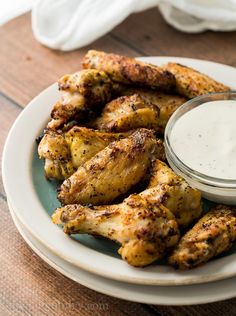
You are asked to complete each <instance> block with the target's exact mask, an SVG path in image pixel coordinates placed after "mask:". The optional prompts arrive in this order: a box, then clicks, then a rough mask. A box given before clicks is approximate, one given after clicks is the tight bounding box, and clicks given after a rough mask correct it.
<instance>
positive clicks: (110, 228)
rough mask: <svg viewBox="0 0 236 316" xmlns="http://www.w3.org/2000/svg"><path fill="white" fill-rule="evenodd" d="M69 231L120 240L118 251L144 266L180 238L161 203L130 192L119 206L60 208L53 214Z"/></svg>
mask: <svg viewBox="0 0 236 316" xmlns="http://www.w3.org/2000/svg"><path fill="white" fill-rule="evenodd" d="M52 219H53V222H54V223H55V224H63V225H64V232H65V233H67V234H76V233H80V234H83V233H85V234H87V233H88V234H92V235H93V234H94V235H100V236H103V237H106V238H109V239H111V240H114V241H116V242H118V243H119V244H120V245H121V247H120V249H119V254H120V255H121V256H122V258H123V259H124V260H125V261H127V262H128V263H129V264H130V265H132V266H136V267H143V266H146V265H148V264H151V263H152V262H153V261H155V260H157V259H160V258H162V257H163V256H164V254H165V253H166V251H167V250H168V249H169V248H171V247H173V246H175V245H176V243H177V242H178V240H179V230H178V225H177V222H176V220H175V217H174V216H173V215H172V213H171V212H170V211H169V210H168V209H167V208H165V207H164V206H162V205H149V203H148V201H147V200H146V199H144V198H142V197H141V196H139V195H135V194H134V195H131V196H130V197H128V198H127V199H126V200H124V202H123V203H121V204H117V205H111V206H108V205H105V206H95V207H93V208H88V207H84V206H81V205H78V204H75V205H67V206H65V207H62V208H58V209H57V210H56V211H55V213H54V214H53V216H52Z"/></svg>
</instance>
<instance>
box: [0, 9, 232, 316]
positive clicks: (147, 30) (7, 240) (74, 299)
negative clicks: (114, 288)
mask: <svg viewBox="0 0 236 316" xmlns="http://www.w3.org/2000/svg"><path fill="white" fill-rule="evenodd" d="M235 43H236V32H229V33H213V32H205V33H202V34H197V35H190V34H183V33H180V32H178V31H176V30H174V29H172V28H171V27H170V26H168V25H167V24H166V23H165V22H164V21H163V19H162V17H161V16H160V14H159V13H158V11H157V10H156V9H153V10H149V11H146V12H143V13H139V14H134V15H132V16H130V17H129V18H128V19H127V20H126V21H125V22H123V23H122V24H121V25H119V26H118V27H116V28H115V29H114V30H113V31H112V32H111V33H109V34H108V35H106V36H104V37H102V38H101V39H99V40H98V41H96V42H95V43H93V44H92V45H90V46H89V47H85V48H82V49H80V50H77V51H74V52H70V53H62V52H57V51H53V50H50V49H48V48H45V47H43V46H41V45H40V44H39V43H38V42H36V41H35V40H34V38H33V35H32V32H31V26H30V15H29V14H26V15H23V16H21V17H18V18H17V19H15V20H13V21H11V22H9V23H7V24H6V25H4V26H3V27H2V28H1V29H0V67H1V71H0V128H1V132H0V152H2V148H3V144H4V141H5V138H6V136H7V133H8V130H9V128H10V127H11V125H12V123H13V121H14V120H15V118H16V117H17V116H18V115H19V113H20V112H21V111H22V109H23V108H24V107H25V106H26V105H27V103H28V102H29V101H30V100H31V99H32V98H33V97H34V96H36V95H37V94H38V93H39V92H40V91H41V90H43V89H44V88H46V87H47V86H48V85H50V84H51V83H53V82H55V81H56V80H57V79H58V78H59V77H60V76H61V75H63V74H65V73H68V72H73V71H76V70H78V69H79V68H80V62H81V58H82V56H83V55H84V53H85V52H86V51H87V50H88V49H90V48H94V49H98V50H99V49H100V50H104V51H108V52H109V51H110V52H116V53H121V54H126V55H130V56H138V55H142V56H148V55H154V56H158V55H161V56H182V57H193V58H202V59H208V60H213V61H217V62H222V63H226V64H229V65H233V66H235V65H236V54H235V52H236V44H235ZM18 145H20V144H18ZM15 159H17V157H15ZM0 172H1V171H0ZM32 211H33V210H32ZM0 212H1V216H0V249H1V252H0V315H1V316H7V315H14V316H15V315H22V316H28V315H34V316H35V315H36V316H37V315H50V316H51V315H70V316H71V315H76V316H78V315H93V316H95V315H136V316H138V315H142V316H146V315H175V316H176V315H191V316H192V315H207V316H210V315H227V316H230V315H236V299H232V300H228V301H225V302H218V303H214V304H207V305H199V306H187V307H163V306H150V305H145V304H138V303H131V302H128V301H123V300H119V299H116V298H112V297H108V296H106V295H102V294H99V293H97V292H95V291H92V290H89V289H87V288H85V287H84V286H81V285H79V284H77V283H75V282H73V281H71V280H69V279H67V278H66V277H64V276H62V275H61V274H60V273H58V272H56V271H54V270H53V269H52V268H50V267H49V266H48V265H47V264H46V263H44V262H43V261H42V260H41V259H40V258H39V257H38V256H37V255H35V254H34V253H33V252H32V250H31V249H30V248H29V247H28V246H27V245H26V244H25V242H24V241H23V240H22V238H21V236H20V235H19V233H18V232H17V230H16V228H15V227H14V224H13V222H12V219H11V217H10V215H9V211H8V207H7V203H6V195H5V193H4V189H3V186H2V182H0ZM222 290H223V289H222ZM94 302H99V303H101V306H105V308H102V309H99V308H97V309H96V308H95V309H94V308H91V306H93V305H92V304H93V303H94Z"/></svg>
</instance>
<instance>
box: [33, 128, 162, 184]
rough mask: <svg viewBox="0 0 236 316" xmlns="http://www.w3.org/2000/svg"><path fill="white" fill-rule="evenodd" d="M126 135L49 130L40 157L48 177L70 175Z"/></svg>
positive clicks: (39, 150)
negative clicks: (43, 160) (43, 161)
mask: <svg viewBox="0 0 236 316" xmlns="http://www.w3.org/2000/svg"><path fill="white" fill-rule="evenodd" d="M125 136H127V134H121V133H117V134H114V133H103V132H99V131H95V130H92V129H89V128H86V127H77V126H74V127H73V128H71V129H70V130H69V131H67V132H64V133H63V132H57V131H50V130H49V131H47V132H46V133H45V135H44V136H43V138H42V140H41V142H40V144H39V147H38V154H39V157H40V158H41V159H45V166H44V170H45V176H46V178H47V179H58V180H64V179H66V178H68V177H69V176H71V175H72V174H73V173H74V172H75V171H76V170H77V169H78V167H80V166H82V165H83V164H84V163H85V162H86V161H87V160H89V159H90V158H92V157H93V156H95V155H96V154H97V153H98V152H99V151H100V150H102V149H104V148H105V147H106V146H107V145H109V144H110V143H111V142H113V141H115V140H119V139H121V138H124V137H125ZM162 150H164V149H162Z"/></svg>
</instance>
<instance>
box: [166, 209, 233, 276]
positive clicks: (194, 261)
mask: <svg viewBox="0 0 236 316" xmlns="http://www.w3.org/2000/svg"><path fill="white" fill-rule="evenodd" d="M235 240H236V208H232V207H228V206H224V205H219V206H217V207H215V208H214V209H212V210H211V211H210V212H208V213H207V214H206V215H205V216H203V217H202V218H201V219H200V220H199V222H198V223H197V224H196V225H195V226H194V227H193V228H192V229H191V230H190V231H188V232H187V233H186V234H185V235H184V236H183V237H182V239H181V240H180V242H179V244H178V246H177V247H176V249H175V250H174V252H173V254H172V255H171V256H170V257H169V264H171V265H172V266H173V267H174V268H176V269H181V270H186V269H191V268H194V267H197V266H199V265H202V264H203V263H206V262H207V261H209V260H210V259H212V258H213V257H216V256H218V255H219V254H221V253H223V252H225V251H227V250H229V249H230V248H231V246H232V245H233V242H234V241H235Z"/></svg>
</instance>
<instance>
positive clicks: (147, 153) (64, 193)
mask: <svg viewBox="0 0 236 316" xmlns="http://www.w3.org/2000/svg"><path fill="white" fill-rule="evenodd" d="M157 150H158V142H157V140H156V138H155V136H154V134H153V132H152V131H150V130H147V129H139V130H136V131H135V132H134V133H133V134H132V135H130V136H129V137H127V138H124V139H121V140H119V141H115V142H113V143H111V144H110V145H108V146H107V147H106V148H105V149H103V150H102V151H100V152H99V153H98V154H96V155H95V156H94V157H93V158H91V159H90V160H88V161H87V162H86V163H85V164H84V165H83V166H81V167H79V168H78V170H77V171H76V172H75V173H74V174H73V175H72V176H71V177H70V178H68V179H67V180H65V181H64V182H63V184H62V186H61V188H60V190H59V194H58V199H59V200H60V201H61V203H62V204H64V205H65V204H74V203H78V204H87V203H91V204H93V205H100V204H108V203H110V202H112V201H113V200H114V199H115V198H116V197H118V196H119V195H121V194H123V193H125V192H127V191H128V190H129V189H130V188H131V187H132V186H134V185H135V184H137V183H138V182H139V181H140V180H141V179H142V178H143V177H144V176H145V174H146V172H147V170H148V167H149V166H150V163H151V160H152V158H153V157H154V155H156V151H157Z"/></svg>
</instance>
